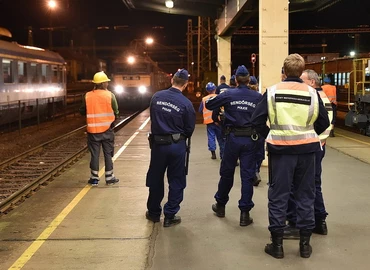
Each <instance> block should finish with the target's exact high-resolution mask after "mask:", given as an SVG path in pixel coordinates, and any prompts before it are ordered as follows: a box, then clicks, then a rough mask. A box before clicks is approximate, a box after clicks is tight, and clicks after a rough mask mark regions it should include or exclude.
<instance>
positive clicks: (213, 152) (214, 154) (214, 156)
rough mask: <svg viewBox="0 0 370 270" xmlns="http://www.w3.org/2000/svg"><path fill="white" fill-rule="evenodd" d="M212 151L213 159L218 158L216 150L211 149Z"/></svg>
mask: <svg viewBox="0 0 370 270" xmlns="http://www.w3.org/2000/svg"><path fill="white" fill-rule="evenodd" d="M211 153H212V157H211V158H212V159H216V152H215V151H211Z"/></svg>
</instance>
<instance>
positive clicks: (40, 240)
mask: <svg viewBox="0 0 370 270" xmlns="http://www.w3.org/2000/svg"><path fill="white" fill-rule="evenodd" d="M149 120H150V118H148V119H147V120H145V122H144V123H143V124H142V125H141V126H140V128H139V130H142V129H143V128H144V127H145V126H146V124H147V123H148V122H149ZM138 134H139V132H137V131H136V132H135V133H134V134H133V135H132V136H131V137H130V138H129V139H128V140H127V141H126V143H125V144H124V145H123V146H122V147H121V148H120V149H119V150H118V152H117V153H116V154H115V155H114V157H113V162H114V161H115V160H116V159H117V158H118V157H119V156H120V155H121V154H122V152H123V151H124V150H125V149H126V147H127V146H128V145H129V144H130V143H131V142H132V140H133V139H134V138H135V137H136V136H137V135H138ZM104 173H105V167H103V168H101V169H100V171H99V177H101V176H102V175H103V174H104ZM90 189H91V186H90V185H86V186H85V187H84V188H83V189H82V190H81V191H80V192H79V193H78V194H77V195H76V197H74V198H73V200H72V201H71V202H70V203H69V204H68V205H67V206H66V207H65V208H64V209H63V210H62V212H60V214H59V215H58V216H57V217H56V218H55V219H54V220H53V221H52V222H51V223H50V224H49V225H48V226H47V227H46V229H45V230H44V231H43V232H42V233H41V234H40V235H39V237H37V238H36V240H35V241H33V242H32V244H31V246H29V247H28V248H27V249H26V250H25V251H24V252H23V254H22V255H21V256H20V257H19V258H18V260H16V261H15V263H13V265H12V266H10V268H9V269H22V268H23V266H24V265H25V264H26V263H27V262H28V261H29V260H30V259H31V258H32V256H33V255H34V254H35V253H36V251H37V250H38V249H39V248H40V247H41V246H42V245H43V244H44V243H45V242H46V240H48V238H49V236H50V235H51V234H52V233H53V232H54V231H55V230H56V228H58V226H59V225H60V224H61V223H62V221H63V220H64V219H65V218H66V217H67V215H68V214H69V213H70V212H71V211H72V210H73V208H74V207H75V206H76V205H77V204H78V203H79V202H80V201H81V200H82V198H83V197H84V196H85V195H86V194H87V192H88V191H89V190H90Z"/></svg>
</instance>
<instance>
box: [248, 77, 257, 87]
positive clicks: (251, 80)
mask: <svg viewBox="0 0 370 270" xmlns="http://www.w3.org/2000/svg"><path fill="white" fill-rule="evenodd" d="M249 84H251V85H256V84H257V79H256V77H254V76H251V77H250V78H249Z"/></svg>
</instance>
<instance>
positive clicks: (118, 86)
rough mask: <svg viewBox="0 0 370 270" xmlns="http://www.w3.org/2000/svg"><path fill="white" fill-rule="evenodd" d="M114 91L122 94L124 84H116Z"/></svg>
mask: <svg viewBox="0 0 370 270" xmlns="http://www.w3.org/2000/svg"><path fill="white" fill-rule="evenodd" d="M114 91H115V92H116V93H117V94H122V93H123V86H122V85H116V86H115V87H114Z"/></svg>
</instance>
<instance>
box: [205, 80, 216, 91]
mask: <svg viewBox="0 0 370 270" xmlns="http://www.w3.org/2000/svg"><path fill="white" fill-rule="evenodd" d="M216 88H217V87H216V85H215V84H214V83H213V82H209V83H207V85H206V90H207V92H212V91H213V90H216Z"/></svg>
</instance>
